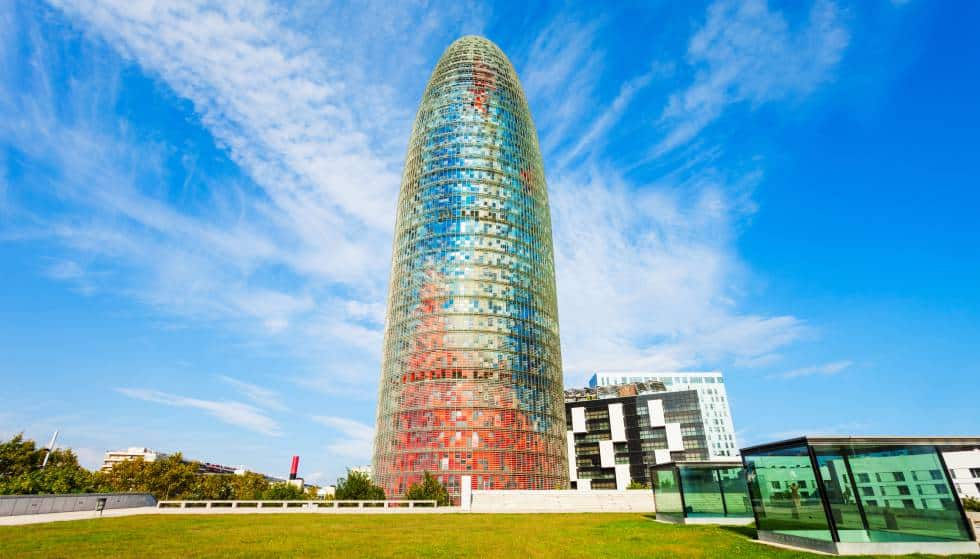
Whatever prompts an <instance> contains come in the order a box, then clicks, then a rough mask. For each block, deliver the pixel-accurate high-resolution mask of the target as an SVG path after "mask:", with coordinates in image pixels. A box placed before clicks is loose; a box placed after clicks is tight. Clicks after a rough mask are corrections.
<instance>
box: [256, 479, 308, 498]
mask: <svg viewBox="0 0 980 559" xmlns="http://www.w3.org/2000/svg"><path fill="white" fill-rule="evenodd" d="M262 498H263V499H265V500H267V501H299V500H302V499H306V498H307V497H306V493H303V490H302V489H300V488H299V487H296V486H295V485H289V484H288V483H273V484H272V485H270V486H269V488H268V489H266V490H265V493H264V494H263V495H262Z"/></svg>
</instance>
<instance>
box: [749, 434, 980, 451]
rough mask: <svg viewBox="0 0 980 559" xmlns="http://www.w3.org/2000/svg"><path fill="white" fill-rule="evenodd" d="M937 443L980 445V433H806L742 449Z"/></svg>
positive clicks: (967, 446) (954, 445)
mask: <svg viewBox="0 0 980 559" xmlns="http://www.w3.org/2000/svg"><path fill="white" fill-rule="evenodd" d="M841 444H846V445H876V444H881V445H935V446H942V447H945V448H949V447H964V448H974V447H978V446H980V435H973V436H957V435H939V436H899V435H804V436H801V437H794V438H791V439H783V440H779V441H774V442H770V443H764V444H757V445H752V446H748V447H745V448H743V449H741V452H742V454H746V453H751V452H757V451H764V450H769V449H775V448H781V447H786V446H797V445H815V446H821V445H841Z"/></svg>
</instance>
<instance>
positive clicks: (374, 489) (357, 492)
mask: <svg viewBox="0 0 980 559" xmlns="http://www.w3.org/2000/svg"><path fill="white" fill-rule="evenodd" d="M336 498H337V499H338V500H341V501H358V500H372V501H383V500H384V499H385V490H384V489H382V488H380V487H378V486H377V485H375V484H374V482H372V481H371V478H369V477H368V476H367V474H365V473H362V472H355V471H351V470H347V477H342V478H340V479H338V480H337V493H336Z"/></svg>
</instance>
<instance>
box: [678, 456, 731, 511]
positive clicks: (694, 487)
mask: <svg viewBox="0 0 980 559" xmlns="http://www.w3.org/2000/svg"><path fill="white" fill-rule="evenodd" d="M678 469H679V470H680V475H681V486H682V487H683V488H684V495H683V497H684V513H685V516H725V505H724V503H723V502H722V500H721V487H719V485H718V478H717V477H716V475H715V471H714V470H713V469H708V468H688V467H684V466H680V467H679V468H678Z"/></svg>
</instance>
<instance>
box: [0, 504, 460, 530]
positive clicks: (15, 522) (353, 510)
mask: <svg viewBox="0 0 980 559" xmlns="http://www.w3.org/2000/svg"><path fill="white" fill-rule="evenodd" d="M454 512H462V509H460V508H459V507H438V508H431V507H419V508H411V509H410V508H390V509H381V508H374V507H366V508H363V509H362V508H357V507H342V508H336V509H335V508H319V509H302V508H274V507H265V508H252V507H242V508H213V509H207V508H203V507H200V508H199V507H194V508H186V509H182V508H157V507H137V508H131V509H114V510H107V511H105V512H103V514H102V518H111V517H117V516H136V515H140V514H177V515H180V514H184V515H188V514H199V515H200V514H208V515H210V514H235V515H237V514H385V515H387V514H446V513H454ZM93 518H99V514H98V513H97V512H95V511H77V512H53V513H48V514H22V515H19V516H0V526H24V525H27V524H44V523H47V522H64V521H67V520H89V519H93Z"/></svg>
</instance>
